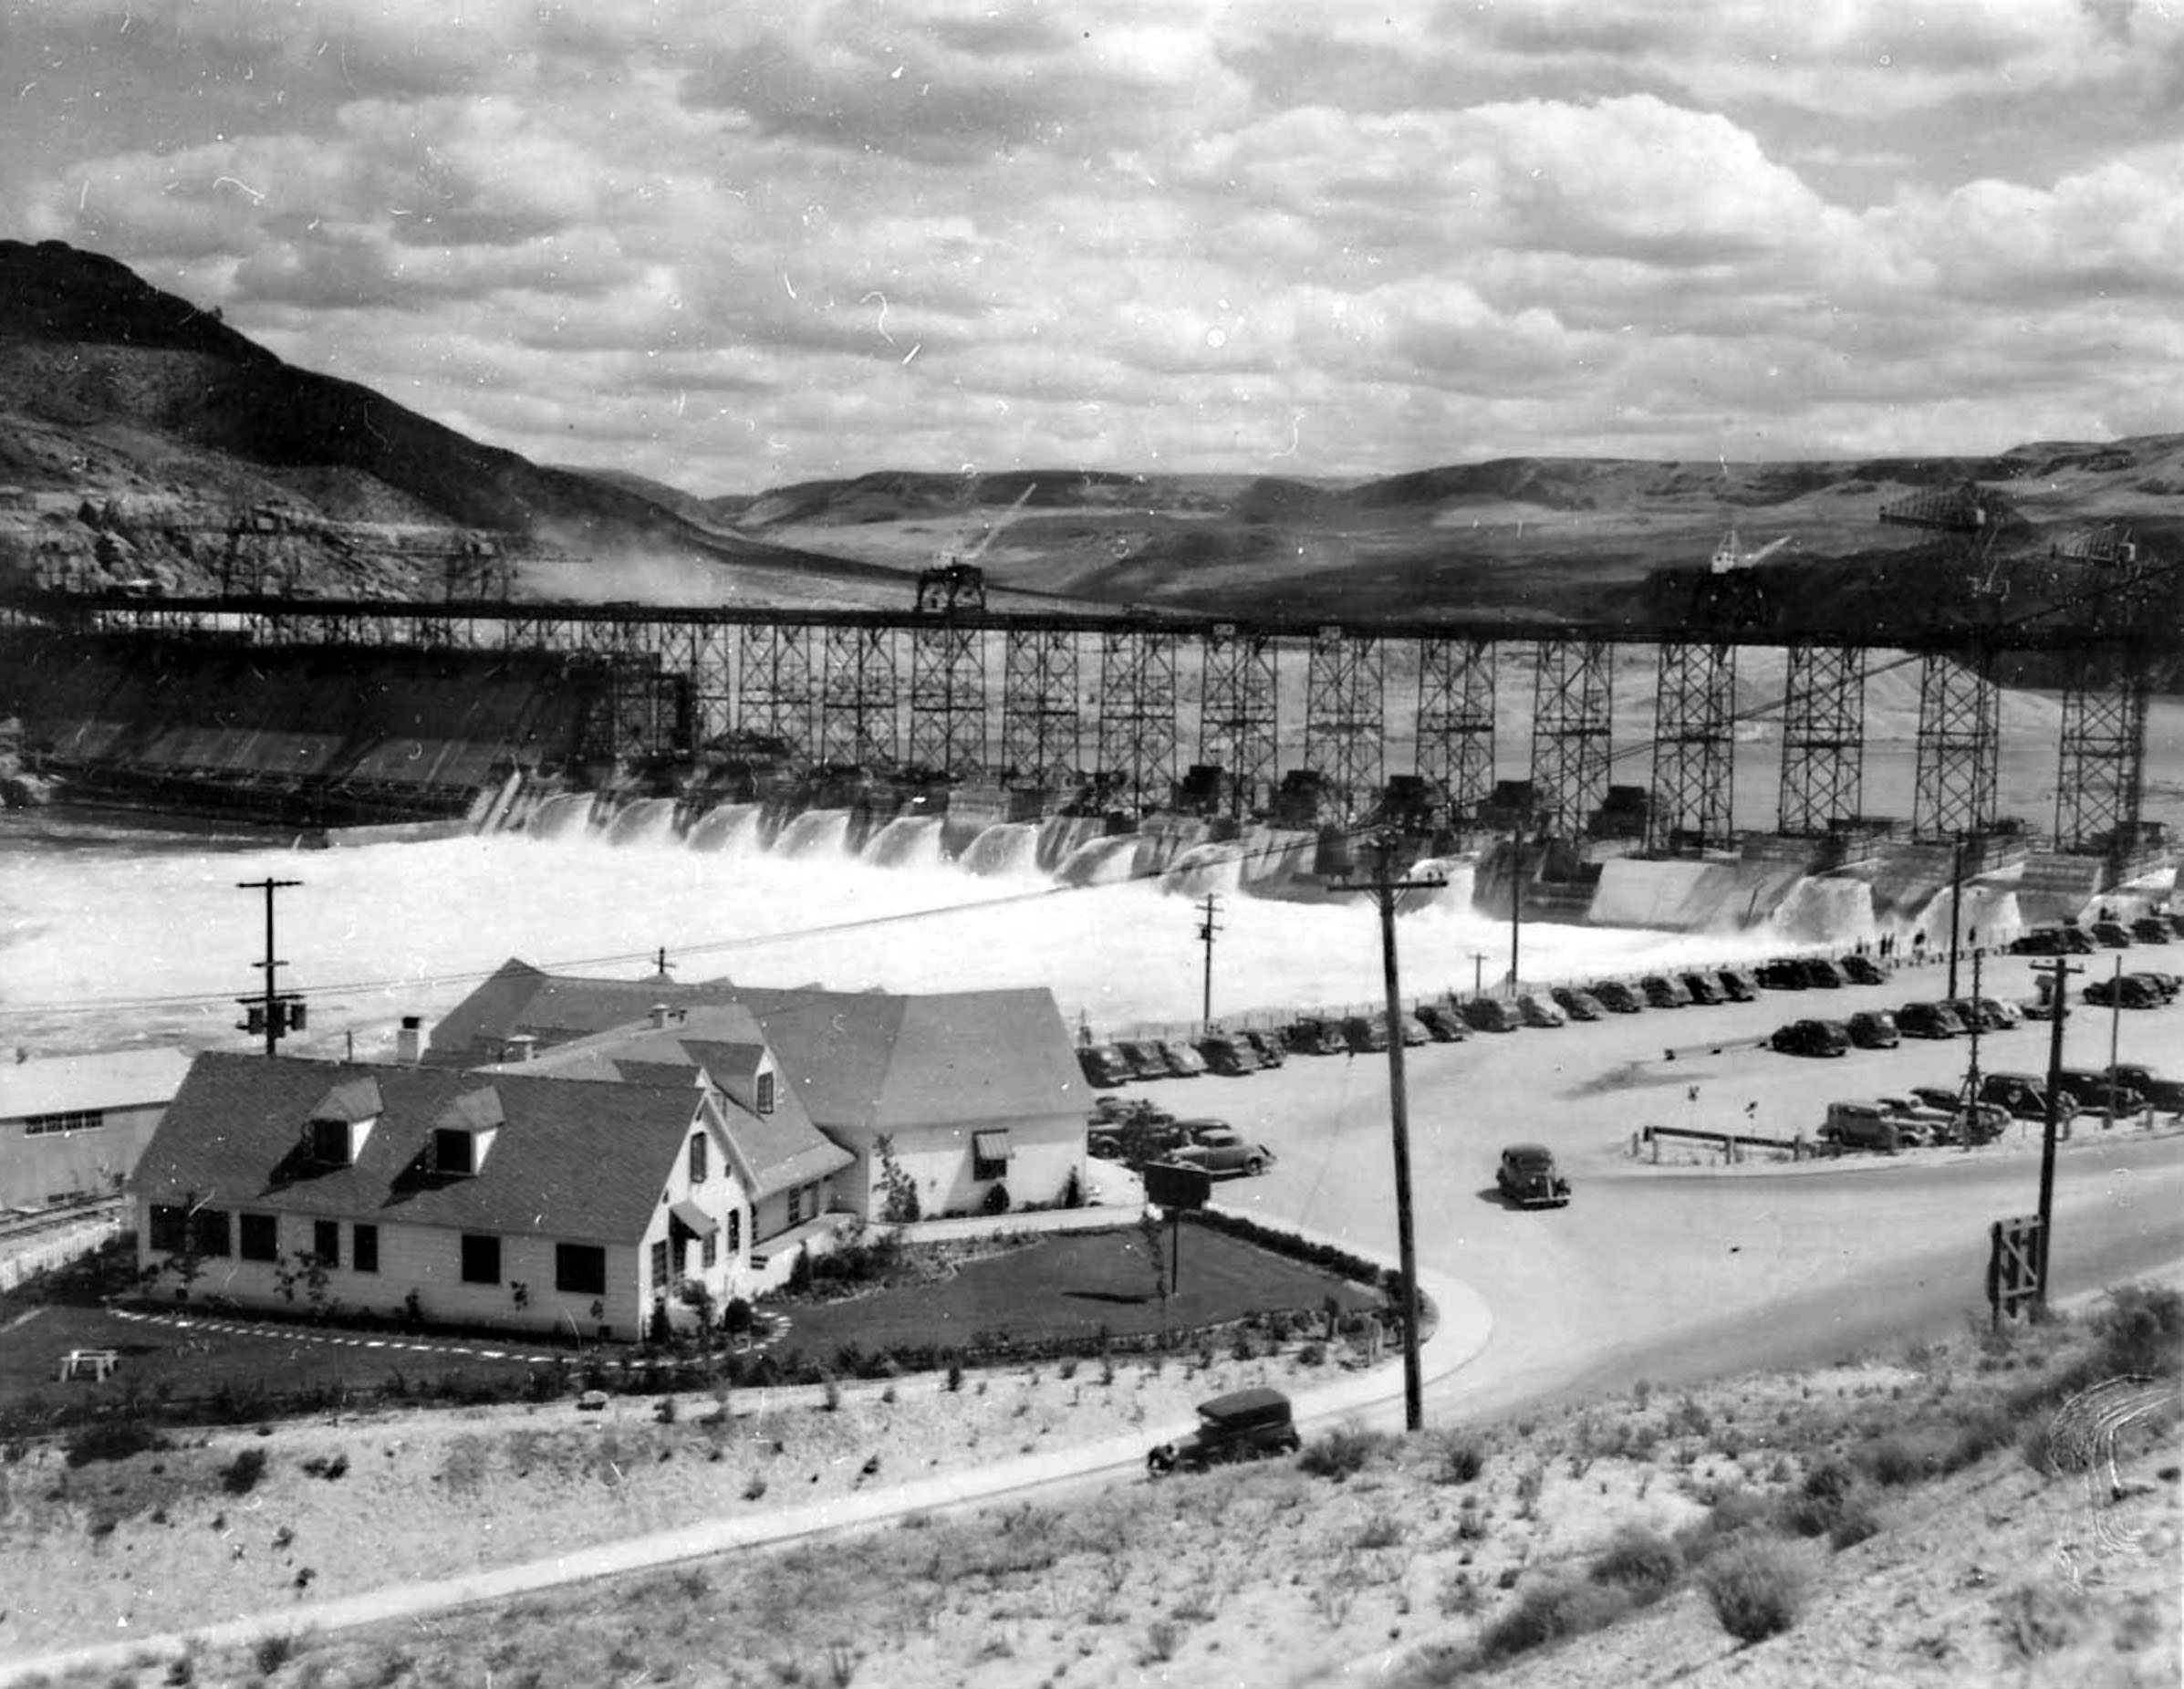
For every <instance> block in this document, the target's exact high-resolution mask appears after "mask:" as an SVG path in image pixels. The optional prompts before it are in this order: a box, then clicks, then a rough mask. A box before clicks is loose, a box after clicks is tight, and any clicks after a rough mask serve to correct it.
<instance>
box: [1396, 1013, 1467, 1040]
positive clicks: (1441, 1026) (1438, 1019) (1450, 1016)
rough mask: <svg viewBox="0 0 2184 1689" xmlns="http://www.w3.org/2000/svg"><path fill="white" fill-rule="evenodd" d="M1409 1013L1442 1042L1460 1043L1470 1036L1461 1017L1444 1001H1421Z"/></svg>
mask: <svg viewBox="0 0 2184 1689" xmlns="http://www.w3.org/2000/svg"><path fill="white" fill-rule="evenodd" d="M1411 1013H1412V1014H1413V1015H1415V1016H1416V1017H1418V1023H1419V1025H1420V1026H1421V1027H1425V1029H1426V1030H1427V1031H1428V1032H1429V1033H1430V1034H1431V1035H1432V1036H1433V1037H1435V1038H1437V1039H1439V1040H1440V1042H1441V1043H1443V1044H1460V1043H1461V1042H1462V1041H1463V1040H1464V1039H1465V1038H1467V1037H1470V1036H1471V1030H1472V1029H1471V1028H1470V1027H1467V1026H1465V1025H1464V1024H1463V1017H1462V1016H1461V1015H1459V1014H1458V1013H1457V1012H1456V1011H1455V1010H1454V1009H1453V1008H1451V1007H1450V1006H1448V1005H1447V1004H1446V1003H1421V1004H1420V1005H1419V1006H1418V1007H1416V1008H1415V1009H1413V1010H1412V1011H1411Z"/></svg>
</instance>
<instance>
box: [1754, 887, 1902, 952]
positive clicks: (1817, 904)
mask: <svg viewBox="0 0 2184 1689" xmlns="http://www.w3.org/2000/svg"><path fill="white" fill-rule="evenodd" d="M1763 930H1764V931H1765V932H1767V933H1771V934H1773V936H1774V937H1775V938H1777V939H1779V940H1780V941H1781V942H1783V943H1784V944H1836V945H1841V944H1856V943H1857V942H1858V941H1859V940H1860V939H1866V940H1870V939H1872V938H1874V937H1875V936H1876V935H1877V926H1876V924H1875V922H1874V918H1873V888H1872V887H1871V886H1869V885H1867V883H1866V881H1863V880H1856V879H1851V878H1849V877H1847V876H1838V877H1834V878H1828V877H1823V878H1820V879H1811V878H1807V879H1803V880H1799V881H1795V882H1794V884H1793V885H1792V886H1791V887H1790V889H1789V891H1788V892H1787V893H1786V894H1785V895H1784V898H1783V900H1782V902H1781V904H1780V905H1779V906H1778V907H1777V908H1776V909H1775V911H1774V912H1773V914H1772V915H1770V916H1768V918H1767V922H1766V925H1765V927H1764V929H1763Z"/></svg>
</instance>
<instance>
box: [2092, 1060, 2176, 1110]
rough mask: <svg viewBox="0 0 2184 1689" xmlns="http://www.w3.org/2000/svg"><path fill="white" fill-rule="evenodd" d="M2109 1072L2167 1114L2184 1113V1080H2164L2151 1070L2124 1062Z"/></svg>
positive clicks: (2117, 1064) (2119, 1081)
mask: <svg viewBox="0 0 2184 1689" xmlns="http://www.w3.org/2000/svg"><path fill="white" fill-rule="evenodd" d="M2108 1071H2109V1072H2110V1073H2111V1074H2113V1075H2114V1076H2115V1077H2116V1080H2117V1082H2118V1083H2120V1084H2124V1085H2127V1086H2129V1087H2130V1088H2131V1089H2132V1090H2135V1091H2137V1093H2138V1094H2139V1095H2140V1096H2141V1097H2144V1098H2145V1099H2146V1100H2147V1101H2148V1103H2149V1104H2151V1105H2152V1106H2153V1107H2155V1108H2157V1109H2159V1110H2161V1111H2162V1112H2163V1113H2165V1114H2176V1113H2184V1079H2164V1078H2163V1077H2162V1076H2161V1075H2160V1074H2158V1073H2156V1072H2155V1071H2154V1070H2153V1069H2151V1068H2142V1067H2139V1066H2138V1065H2137V1064H2136V1063H2134V1062H2128V1061H2122V1062H2118V1063H2116V1066H2114V1067H2113V1068H2110V1069H2108Z"/></svg>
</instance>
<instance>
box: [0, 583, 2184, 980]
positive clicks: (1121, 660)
mask: <svg viewBox="0 0 2184 1689" xmlns="http://www.w3.org/2000/svg"><path fill="white" fill-rule="evenodd" d="M1692 595H1693V596H1692V597H1691V599H1690V601H1689V602H1688V603H1686V604H1685V605H1684V606H1683V607H1682V609H1681V610H1680V611H1677V613H1674V614H1671V615H1666V616H1663V617H1657V618H1654V619H1653V620H1652V621H1651V623H1650V624H1648V623H1647V622H1643V621H1641V622H1636V623H1634V622H1633V621H1631V620H1628V619H1626V620H1617V621H1614V622H1609V621H1607V620H1602V621H1601V622H1600V623H1598V624H1596V625H1586V624H1579V625H1572V624H1566V623H1559V622H1558V623H1555V624H1552V625H1545V624H1538V623H1524V622H1511V621H1508V620H1486V621H1468V622H1467V621H1462V620H1448V619H1441V620H1433V621H1430V622H1419V623H1414V624H1390V623H1387V622H1384V621H1383V622H1378V623H1375V624H1373V625H1356V626H1352V625H1334V624H1328V623H1310V624H1295V623H1290V622H1284V621H1283V620H1279V619H1262V620H1251V621H1246V620H1229V619H1218V620H1217V619H1212V618H1205V617H1191V616H1186V615H1175V614H1160V615H1154V614H1149V613H1140V612H1129V613H1123V612H1116V613H1101V612H1097V611H1078V610H1071V611H1066V612H1059V611H1038V612H1025V611H1022V610H1008V611H1003V610H991V609H988V608H987V607H986V606H985V605H984V603H983V597H981V598H979V599H971V600H968V601H958V600H957V599H954V598H953V597H952V596H951V597H950V598H948V599H946V600H944V601H942V600H941V599H939V595H937V594H936V595H935V599H936V601H935V602H934V603H932V604H931V606H928V605H927V603H926V601H925V598H926V595H925V594H924V592H923V591H920V603H919V605H918V607H917V608H915V609H910V610H805V611H792V610H761V609H746V608H722V609H693V608H669V607H652V606H642V605H632V604H605V605H579V604H568V603H556V604H547V603H536V602H523V601H461V602H449V603H433V604H425V603H401V604H386V603H364V602H344V601H334V600H297V599H242V598H234V597H222V598H216V599H136V598H130V597H127V596H120V595H109V596H105V597H91V596H87V595H81V594H77V595H47V596H46V597H44V598H42V599H16V600H15V601H13V602H12V603H10V604H9V605H7V606H6V607H5V610H4V612H0V613H4V614H5V625H4V626H0V638H5V641H7V644H8V647H9V650H10V652H11V653H12V656H13V661H12V662H11V663H10V665H9V668H10V673H11V684H10V687H9V691H8V695H7V696H6V698H5V700H0V708H5V709H6V710H8V711H10V712H13V713H14V714H16V715H17V716H19V717H20V718H21V720H22V722H23V724H24V727H25V732H26V739H27V740H28V742H29V743H30V744H31V745H32V746H33V747H34V751H35V759H36V763H37V765H38V766H40V767H41V768H42V769H44V770H45V771H47V773H49V774H50V775H52V776H53V777H56V778H57V779H58V780H59V781H60V782H62V783H63V784H64V785H65V786H66V787H68V789H70V790H71V791H76V792H79V793H81V794H83V795H85V796H87V797H89V798H103V799H108V800H119V801H130V802H136V803H139V804H142V805H146V806H151V807H172V808H192V807H200V808H203V807H211V808H218V809H223V810H224V811H226V812H228V813H231V814H234V815H236V816H241V817H249V818H255V819H262V820H267V821H273V822H276V823H279V824H282V825H290V826H296V827H297V828H299V829H307V830H310V831H313V832H317V833H323V834H325V835H326V836H328V838H331V839H343V838H345V837H348V838H353V837H355V836H357V835H356V832H355V829H359V828H364V829H379V830H378V831H377V832H376V833H375V835H374V836H390V835H389V834H388V833H387V830H386V829H408V830H409V831H410V832H411V833H412V834H415V833H417V832H419V831H434V830H443V831H447V830H452V831H534V832H537V833H540V834H542V835H546V836H555V835H564V836H566V835H567V834H569V833H572V832H576V831H584V832H588V833H597V834H599V835H602V836H605V837H608V838H609V839H612V838H617V837H627V836H630V835H632V834H635V833H642V834H644V835H646V836H648V837H650V838H652V839H675V840H680V841H681V842H682V843H683V844H684V845H685V846H686V847H687V848H688V849H689V850H692V851H694V852H699V853H706V852H712V851H718V850H722V849H723V848H732V849H735V850H745V849H750V848H757V849H760V850H786V851H789V852H792V853H796V852H801V851H805V850H811V849H814V848H817V847H819V846H820V844H821V841H823V848H824V849H826V850H832V851H835V852H837V853H848V854H849V855H853V856H857V857H858V858H859V859H860V860H864V861H866V862H868V863H872V864H875V865H881V866H885V865H889V864H892V863H897V862H905V861H916V862H919V863H928V862H945V863H950V864H952V865H954V866H956V867H958V868H961V869H963V870H967V871H970V872H972V873H986V872H993V871H1005V872H1010V873H1014V872H1018V871H1038V872H1041V873H1044V874H1046V875H1049V876H1051V877H1052V878H1054V879H1055V880H1056V881H1060V882H1062V883H1067V884H1083V883H1098V882H1103V881H1112V880H1122V879H1136V880H1146V879H1151V880H1155V881H1160V882H1161V883H1163V884H1166V885H1168V886H1169V887H1170V889H1172V890H1176V891H1188V892H1191V894H1193V895H1196V894H1199V893H1200V892H1201V891H1231V890H1232V891H1241V892H1245V893H1251V894H1256V895H1263V896H1269V897H1277V898H1292V899H1312V898H1318V897H1325V896H1326V895H1329V894H1330V893H1329V883H1330V881H1331V880H1332V879H1335V878H1336V877H1337V876H1339V875H1340V874H1341V873H1342V872H1344V871H1347V868H1348V866H1349V864H1350V862H1351V860H1352V859H1353V851H1352V850H1351V849H1350V848H1349V847H1350V846H1351V844H1352V842H1353V841H1354V840H1355V839H1357V837H1359V836H1360V835H1362V834H1366V833H1372V832H1383V831H1390V830H1391V831H1393V832H1394V833H1396V834H1399V835H1400V836H1401V838H1402V839H1404V840H1405V841H1406V842H1405V845H1404V856H1405V859H1406V860H1419V859H1421V858H1422V859H1425V860H1431V861H1438V862H1442V863H1446V862H1449V861H1454V860H1461V861H1463V862H1464V863H1466V864H1467V867H1468V869H1469V872H1468V873H1467V875H1466V878H1467V879H1468V880H1469V881H1470V886H1471V895H1472V897H1473V898H1474V899H1475V900H1476V902H1477V903H1478V904H1479V906H1480V907H1481V908H1482V909H1492V910H1501V911H1515V912H1520V913H1522V914H1523V915H1524V916H1525V917H1527V918H1532V919H1546V920H1558V921H1565V922H1576V923H1595V924H1602V925H1630V926H1643V927H1649V928H1654V929H1659V930H1668V931H1693V932H1696V931H1724V930H1736V929H1745V928H1751V927H1753V926H1756V925H1758V924H1760V923H1776V924H1778V925H1779V924H1780V923H1782V922H1784V920H1786V921H1787V922H1788V924H1789V931H1788V932H1786V933H1785V936H1788V935H1790V934H1791V933H1794V932H1795V931H1796V930H1798V929H1801V928H1805V927H1810V928H1811V929H1812V931H1813V935H1814V936H1815V938H1817V937H1819V936H1821V935H1822V934H1823V933H1834V932H1837V931H1842V930H1846V923H1848V926H1849V927H1850V928H1856V927H1857V926H1858V925H1860V924H1862V923H1875V922H1877V923H1883V924H1886V923H1899V924H1906V925H1908V924H1909V923H1915V922H1918V921H1920V920H1922V919H1923V918H1924V914H1925V912H1926V910H1927V909H1928V908H1929V905H1930V904H1931V902H1932V900H1933V897H1934V894H1935V892H1936V891H1937V889H1938V888H1940V887H1944V886H1949V885H1951V884H1962V883H1966V882H1969V883H1970V884H1971V885H1972V886H1973V887H1975V888H1976V887H1978V886H1981V885H1982V884H1988V885H2001V884H2008V885H2009V886H2011V887H2012V888H2013V889H2012V896H2013V897H2014V898H2015V900H2016V904H2017V910H2018V912H2019V914H2020V915H2021V917H2022V918H2023V919H2024V920H2026V921H2033V920H2046V919H2057V918H2070V917H2072V916H2075V914H2077V913H2078V912H2080V911H2081V910H2082V908H2083V907H2084V906H2085V904H2086V903H2087V902H2089V901H2091V900H2093V899H2095V898H2096V897H2098V896H2100V895H2101V894H2102V893H2103V892H2105V891H2110V890H2113V889H2114V888H2116V887H2118V886H2121V885H2124V884H2126V883H2127V882H2129V881H2132V880H2134V879H2135V878H2138V877H2143V876H2144V875H2145V874H2147V873H2148V871H2154V870H2158V869H2159V868H2161V867H2162V866H2164V865H2166V864H2167V863H2168V860H2169V858H2168V829H2167V827H2166V826H2165V825H2164V823H2163V822H2161V821H2160V820H2158V819H2155V818H2149V817H2148V814H2147V813H2146V792H2147V756H2148V710H2149V698H2150V696H2151V693H2152V691H2153V688H2154V686H2155V684H2156V683H2157V681H2158V680H2159V679H2161V678H2162V677H2164V676H2165V675H2166V674H2167V673H2168V670H2169V669H2170V668H2173V663H2174V646H2175V644H2176V638H2175V630H2174V629H2173V628H2171V629H2168V630H2167V631H2161V627H2162V624H2161V619H2160V617H2159V616H2158V615H2157V616H2150V617H2149V616H2148V615H2146V614H2144V613H2142V612H2143V610H2144V609H2145V608H2146V607H2145V606H2144V605H2143V604H2135V603H2133V602H2131V601H2130V600H2128V599H2126V600H2124V601H2123V602H2122V603H2121V605H2120V608H2119V605H2118V602H2117V601H2116V599H2115V598H2114V597H2113V596H2110V597H2109V598H2108V599H2105V600H2104V599H2099V598H2097V597H2096V598H2094V599H2087V598H2086V596H2085V595H2084V594H2079V595H2077V596H2076V597H2075V598H2072V597H2070V596H2069V595H2064V597H2063V598H2062V599H2059V600H2058V601H2057V602H2056V603H2054V604H2051V605H2050V606H2049V608H2048V610H2046V611H2045V612H2043V613H2034V614H2025V613H2022V612H2021V613H2017V614H2014V615H2012V616H2010V617H2002V616H1998V615H1994V614H1989V615H1987V616H1985V617H1984V618H1983V619H1982V620H1979V621H1977V622H1976V623H1974V624H1961V623H1956V622H1952V621H1949V620H1938V619H1935V618H1932V617H1930V616H1929V617H1928V618H1926V619H1924V620H1917V619H1913V620H1905V621H1903V622H1901V623H1900V624H1898V625H1895V626H1888V627H1881V628H1878V629H1875V630H1871V631H1863V632H1854V631H1851V630H1849V629H1846V628H1842V627H1835V626H1830V625H1827V623H1826V620H1825V618H1822V617H1818V616H1816V615H1815V614H1813V613H1811V612H1810V611H1805V612H1801V613H1796V614H1789V615H1785V614H1784V613H1783V611H1782V610H1781V608H1780V607H1779V606H1769V605H1768V604H1767V603H1766V602H1765V600H1764V599H1763V597H1755V596H1754V595H1753V593H1752V590H1751V589H1750V588H1749V586H1748V585H1747V584H1746V583H1745V582H1744V581H1742V580H1740V579H1737V578H1734V577H1732V578H1730V579H1726V580H1724V579H1719V578H1717V579H1714V580H1712V581H1711V582H1710V581H1708V580H1707V579H1705V578H1704V577H1700V579H1699V580H1698V581H1697V582H1695V583H1692ZM1673 608H1674V607H1673V606H1671V609H1673ZM1884 639H1885V640H1886V641H1888V642H1886V643H1882V642H1878V641H1882V640H1884ZM2026 660H2031V661H2032V662H2036V663H2038V664H2041V665H2044V667H2043V672H2044V673H2045V674H2049V675H2053V676H2055V677H2057V679H2056V680H2055V681H2054V683H2053V684H2052V685H2049V686H2046V687H2044V688H2043V690H2042V692H2041V693H2040V696H2041V698H2042V699H2043V700H2044V703H2043V705H2042V708H2041V709H2040V710H2037V711H2032V712H2028V711H2025V710H2022V709H2015V708H2009V707H2005V702H2006V700H2010V699H2015V698H2017V697H2019V696H2020V695H2021V694H2020V693H2017V692H2013V691H2011V690H2010V689H2009V688H2007V687H2006V686H2005V684H2004V678H2005V676H2007V675H2009V674H2010V673H2011V672H2012V666H2013V665H2015V664H2019V663H2022V662H2024V661H2026ZM2048 700H2052V704H2049V703H2047V702H2046V701H2048ZM1877 701H1878V702H1877ZM1875 709H1879V710H1880V711H1881V712H1883V713H1884V714H1885V713H1888V712H1890V711H1893V712H1894V713H1895V714H1898V715H1901V716H1903V717H1905V718H1907V719H1908V720H1915V726H1914V727H1913V728H1912V729H1911V731H1910V732H1909V734H1908V739H1909V745H1908V750H1909V753H1910V755H1909V758H1908V766H1906V767H1904V768H1902V769H1901V770H1898V771H1894V773H1895V774H1900V776H1902V777H1894V776H1893V775H1892V777H1889V778H1883V779H1875V778H1872V777H1871V775H1872V772H1873V771H1872V770H1871V769H1870V768H1869V766H1868V765H1869V762H1871V761H1873V760H1874V756H1873V755H1869V752H1872V751H1873V749H1874V747H1872V746H1869V740H1873V739H1876V738H1877V736H1879V737H1885V736H1886V735H1875V734H1874V733H1873V732H1872V731H1871V730H1870V727H1869V711H1872V710H1875ZM2035 735H2036V736H2035ZM2005 766H2011V767H2012V768H2027V767H2038V768H2042V769H2044V770H2045V771H2050V772H2048V773H2046V774H2045V775H2044V777H2042V778H2041V779H2040V780H2039V782H2038V789H2037V790H2028V787H2027V783H2026V782H2025V781H2023V780H2012V781H2011V782H2009V783H2008V788H2007V790H2005V782H2004V779H2003V770H2004V768H2005ZM2051 780H2052V785H2051V784H2050V781H2051ZM2028 797H2029V798H2031V800H2032V801H2031V802H2028V801H2027V799H2028ZM2035 806H2036V808H2035ZM1967 895H1968V896H1969V895H1970V893H1968V894H1967ZM1848 904H1855V905H1856V910H1855V911H1854V910H1852V909H1851V908H1849V907H1847V905H1848Z"/></svg>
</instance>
